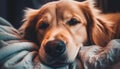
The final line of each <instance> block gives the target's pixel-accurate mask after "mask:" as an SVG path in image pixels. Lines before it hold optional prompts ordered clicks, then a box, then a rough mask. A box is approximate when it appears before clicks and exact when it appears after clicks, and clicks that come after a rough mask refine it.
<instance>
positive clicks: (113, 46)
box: [0, 18, 120, 69]
mask: <svg viewBox="0 0 120 69" xmlns="http://www.w3.org/2000/svg"><path fill="white" fill-rule="evenodd" d="M38 50H39V47H38V46H37V45H36V44H34V43H32V42H29V41H27V40H25V39H22V38H21V35H20V33H19V31H18V30H17V29H15V28H14V27H13V26H12V25H11V24H10V23H9V22H7V21H6V20H4V19H3V18H0V69H120V39H114V40H112V41H110V42H109V43H108V45H107V46H106V47H105V48H102V47H100V46H96V45H92V46H84V47H82V48H81V49H80V51H79V52H78V56H76V60H75V62H73V63H71V64H69V65H66V66H64V67H59V68H52V67H48V66H46V65H44V64H42V63H41V62H40V60H39V55H38Z"/></svg>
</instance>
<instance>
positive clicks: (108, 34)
mask: <svg viewBox="0 0 120 69" xmlns="http://www.w3.org/2000/svg"><path fill="white" fill-rule="evenodd" d="M82 11H83V14H84V15H85V18H86V20H87V34H88V42H89V43H90V44H96V45H100V46H105V45H106V44H107V43H108V41H110V39H111V38H112V34H113V30H112V29H111V28H109V27H108V25H107V24H106V22H108V21H106V20H105V21H103V20H102V19H100V18H99V16H98V15H97V13H95V12H94V11H92V8H90V6H89V3H88V2H87V1H86V2H83V7H82ZM109 24H110V23H109Z"/></svg>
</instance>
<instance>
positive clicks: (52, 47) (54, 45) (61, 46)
mask: <svg viewBox="0 0 120 69" xmlns="http://www.w3.org/2000/svg"><path fill="white" fill-rule="evenodd" d="M65 50H66V45H65V43H64V42H63V41H61V40H53V41H49V42H47V43H46V45H45V52H46V53H47V55H49V56H51V57H57V56H60V55H62V54H63V53H64V52H65Z"/></svg>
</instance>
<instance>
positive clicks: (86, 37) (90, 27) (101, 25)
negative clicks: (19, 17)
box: [20, 0, 120, 65]
mask: <svg viewBox="0 0 120 69" xmlns="http://www.w3.org/2000/svg"><path fill="white" fill-rule="evenodd" d="M72 18H74V19H76V20H77V21H79V23H78V24H75V25H69V24H68V23H67V22H68V21H70V19H72ZM24 20H25V23H24V24H23V25H22V27H21V28H20V29H21V30H23V36H24V38H25V39H28V40H30V41H33V42H35V43H37V44H38V45H39V46H40V50H39V55H40V57H41V59H42V60H43V62H45V63H46V64H48V65H52V64H54V63H55V61H58V60H51V59H50V58H49V57H48V56H47V54H46V53H45V51H44V45H45V44H46V43H47V42H48V41H50V40H54V39H60V40H62V41H64V42H65V44H66V48H67V51H66V53H65V55H64V56H62V57H64V61H63V59H62V61H61V59H59V61H58V62H61V63H71V62H73V61H74V60H75V57H76V56H77V52H78V51H79V48H80V47H81V46H83V45H84V44H96V45H99V46H103V47H104V46H106V44H107V43H108V42H109V41H110V40H112V39H119V38H120V13H111V14H104V13H97V12H94V11H93V9H92V8H91V7H90V6H89V4H88V3H87V2H77V1H72V0H65V1H64V0H62V1H55V2H50V3H47V4H45V5H44V6H42V7H41V8H40V9H37V10H33V9H28V10H27V11H26V15H25V19H24ZM44 22H46V23H48V24H49V27H47V28H46V29H40V28H39V27H40V25H41V24H42V23H44ZM48 60H49V61H48Z"/></svg>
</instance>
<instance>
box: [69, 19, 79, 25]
mask: <svg viewBox="0 0 120 69" xmlns="http://www.w3.org/2000/svg"><path fill="white" fill-rule="evenodd" d="M78 23H80V21H78V20H77V19H75V18H71V19H70V20H69V21H68V22H67V24H68V25H70V26H72V25H76V24H78Z"/></svg>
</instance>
